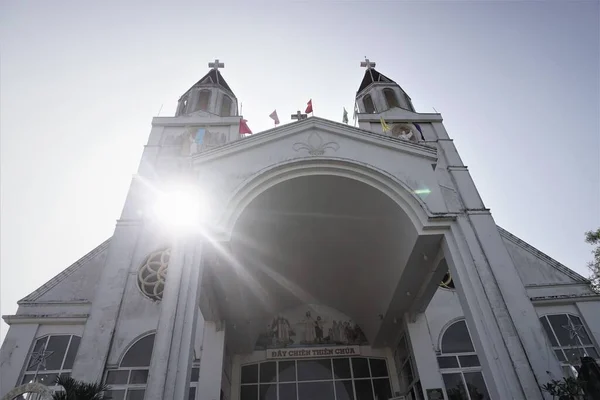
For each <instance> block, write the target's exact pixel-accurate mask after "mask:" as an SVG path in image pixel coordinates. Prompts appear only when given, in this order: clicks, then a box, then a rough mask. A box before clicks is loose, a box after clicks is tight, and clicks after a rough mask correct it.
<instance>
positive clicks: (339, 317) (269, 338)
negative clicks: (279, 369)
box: [256, 305, 367, 350]
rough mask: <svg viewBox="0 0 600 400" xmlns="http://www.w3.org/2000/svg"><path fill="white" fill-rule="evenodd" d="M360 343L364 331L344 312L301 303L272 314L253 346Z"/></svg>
mask: <svg viewBox="0 0 600 400" xmlns="http://www.w3.org/2000/svg"><path fill="white" fill-rule="evenodd" d="M364 344H367V339H366V337H365V335H364V333H363V332H362V330H361V329H360V327H359V326H358V325H357V324H356V323H354V322H353V321H352V320H351V319H350V318H348V317H347V316H346V315H344V314H342V313H340V312H339V311H336V310H334V309H333V308H331V307H327V306H319V305H305V306H300V307H297V308H294V309H291V310H287V311H285V312H283V313H281V314H278V315H276V316H274V317H273V319H272V320H271V321H269V322H268V323H267V326H266V330H265V331H264V332H262V333H261V334H260V336H259V337H258V340H257V342H256V350H265V349H273V348H280V347H305V346H320V345H328V346H331V345H364Z"/></svg>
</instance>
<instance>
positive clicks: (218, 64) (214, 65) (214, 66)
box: [208, 58, 225, 71]
mask: <svg viewBox="0 0 600 400" xmlns="http://www.w3.org/2000/svg"><path fill="white" fill-rule="evenodd" d="M208 68H212V69H214V70H215V71H218V70H219V68H225V63H222V62H219V59H218V58H217V59H216V60H215V62H209V63H208Z"/></svg>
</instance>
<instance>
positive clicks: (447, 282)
mask: <svg viewBox="0 0 600 400" xmlns="http://www.w3.org/2000/svg"><path fill="white" fill-rule="evenodd" d="M440 286H441V287H443V288H444V289H455V287H454V281H453V280H452V275H450V271H448V272H446V275H444V277H443V278H442V281H441V282H440Z"/></svg>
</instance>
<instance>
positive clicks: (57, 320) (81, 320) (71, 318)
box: [2, 314, 89, 325]
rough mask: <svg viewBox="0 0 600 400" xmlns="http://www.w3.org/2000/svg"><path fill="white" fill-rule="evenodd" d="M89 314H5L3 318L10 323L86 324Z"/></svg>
mask: <svg viewBox="0 0 600 400" xmlns="http://www.w3.org/2000/svg"><path fill="white" fill-rule="evenodd" d="M88 317H89V314H72V315H57V314H36V315H3V316H2V319H3V320H4V322H6V323H7V324H8V325H13V324H16V325H18V324H60V325H79V324H85V322H86V321H87V319H88Z"/></svg>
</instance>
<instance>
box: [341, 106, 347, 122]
mask: <svg viewBox="0 0 600 400" xmlns="http://www.w3.org/2000/svg"><path fill="white" fill-rule="evenodd" d="M342 122H343V123H345V124H347V123H348V111H346V107H344V116H343V117H342Z"/></svg>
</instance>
